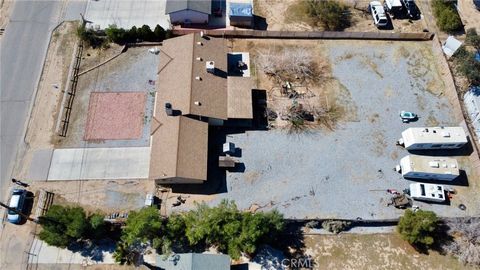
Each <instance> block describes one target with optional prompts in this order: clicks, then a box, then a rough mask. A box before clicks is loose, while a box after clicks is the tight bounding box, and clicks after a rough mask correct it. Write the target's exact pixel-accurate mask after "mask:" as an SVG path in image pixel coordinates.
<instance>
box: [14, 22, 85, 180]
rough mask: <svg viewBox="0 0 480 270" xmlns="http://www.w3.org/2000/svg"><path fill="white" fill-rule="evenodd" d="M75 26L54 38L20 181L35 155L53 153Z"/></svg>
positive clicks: (69, 25) (62, 29)
mask: <svg viewBox="0 0 480 270" xmlns="http://www.w3.org/2000/svg"><path fill="white" fill-rule="evenodd" d="M75 28H76V24H75V23H70V22H69V23H63V24H62V25H61V26H60V27H59V28H58V29H57V30H56V31H55V32H54V33H53V35H52V40H51V42H50V45H49V48H48V52H47V57H46V60H45V64H44V69H43V73H42V76H41V79H40V83H39V88H38V92H37V96H36V99H35V103H34V106H33V109H32V115H31V117H30V120H29V125H28V129H27V133H26V136H25V141H26V143H27V145H28V147H27V151H26V153H25V156H24V157H23V160H22V162H20V163H18V164H22V166H20V167H17V168H16V170H17V172H16V175H18V177H19V178H26V177H27V176H28V170H29V168H30V166H29V164H30V162H31V159H32V157H33V154H34V152H35V151H37V150H39V149H52V148H53V144H52V140H53V137H54V136H55V128H56V124H57V117H58V112H59V109H60V102H61V101H62V98H63V92H64V91H65V88H66V83H67V82H66V80H67V77H68V69H69V66H70V63H71V59H72V58H71V57H72V51H73V48H74V46H75V40H76V38H75Z"/></svg>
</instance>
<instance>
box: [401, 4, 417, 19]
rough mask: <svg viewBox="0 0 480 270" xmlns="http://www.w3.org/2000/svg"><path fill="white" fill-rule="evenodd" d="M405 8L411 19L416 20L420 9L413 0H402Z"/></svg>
mask: <svg viewBox="0 0 480 270" xmlns="http://www.w3.org/2000/svg"><path fill="white" fill-rule="evenodd" d="M402 3H403V5H404V6H405V9H406V10H407V14H408V16H409V17H410V18H411V19H414V20H417V19H420V10H419V9H418V7H417V4H415V1H414V0H402Z"/></svg>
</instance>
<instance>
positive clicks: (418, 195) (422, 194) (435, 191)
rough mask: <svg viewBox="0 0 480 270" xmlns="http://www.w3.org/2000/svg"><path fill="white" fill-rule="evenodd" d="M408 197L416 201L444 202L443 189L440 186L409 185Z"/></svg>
mask: <svg viewBox="0 0 480 270" xmlns="http://www.w3.org/2000/svg"><path fill="white" fill-rule="evenodd" d="M410 197H412V198H413V199H414V200H417V201H431V202H444V201H445V188H444V187H443V186H442V185H435V184H424V183H413V184H410Z"/></svg>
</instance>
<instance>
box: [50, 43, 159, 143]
mask: <svg viewBox="0 0 480 270" xmlns="http://www.w3.org/2000/svg"><path fill="white" fill-rule="evenodd" d="M148 49H149V48H148V47H138V48H129V49H128V51H127V52H125V53H123V54H121V55H120V56H118V57H117V58H115V59H114V60H112V61H110V62H108V63H107V64H105V65H103V66H100V67H98V68H96V69H94V70H92V71H90V72H88V73H85V74H84V75H81V76H80V79H79V82H78V87H77V94H76V96H75V100H74V103H73V109H72V116H71V118H70V125H69V130H68V133H67V137H66V138H65V139H62V141H61V142H60V143H59V145H57V146H58V147H59V148H74V147H130V146H132V147H139V146H148V145H149V144H150V123H151V117H152V115H153V106H154V103H155V80H156V77H157V69H158V61H159V57H158V55H154V54H151V53H149V52H148ZM111 50H113V49H111ZM116 50H119V49H118V48H116ZM94 53H96V54H99V53H98V52H96V51H93V52H91V54H92V56H88V55H87V53H85V54H84V55H87V57H86V58H87V59H85V60H84V61H83V62H82V65H83V66H82V67H81V68H80V70H87V69H88V68H90V67H92V66H95V65H97V64H99V63H101V62H103V61H105V60H106V59H108V58H109V57H110V56H109V53H111V52H110V51H107V52H106V53H104V54H101V55H99V56H96V55H94ZM112 55H113V53H112ZM92 92H102V93H111V92H120V93H121V92H144V93H146V102H145V111H144V115H145V117H144V119H143V120H142V121H143V123H142V124H143V127H142V130H141V137H140V138H138V139H134V140H98V141H90V142H86V141H84V140H83V138H84V134H85V125H86V122H87V112H88V106H89V100H90V93H92Z"/></svg>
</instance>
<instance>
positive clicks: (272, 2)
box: [254, 0, 426, 32]
mask: <svg viewBox="0 0 480 270" xmlns="http://www.w3.org/2000/svg"><path fill="white" fill-rule="evenodd" d="M301 1H302V0H284V1H277V0H255V1H254V12H255V14H256V15H258V16H261V17H264V18H266V21H267V24H268V28H267V29H268V30H282V31H294V30H295V31H311V30H317V31H321V30H323V29H322V27H320V26H311V25H309V24H308V23H307V21H308V20H307V17H306V16H305V14H304V12H301V11H299V10H300V9H299V8H298V4H299V3H300V2H301ZM344 2H345V3H346V4H347V5H348V6H350V7H351V8H350V11H351V14H352V25H351V26H350V27H348V28H347V29H345V31H351V32H354V31H355V32H374V31H393V32H421V31H422V30H423V29H425V28H426V27H425V24H424V19H421V20H418V21H412V22H410V21H409V20H407V19H402V20H397V19H395V20H392V23H393V30H378V29H377V28H376V27H375V26H374V25H373V21H372V17H371V15H370V14H369V13H368V12H366V9H367V6H368V1H353V0H346V1H344ZM355 2H357V5H356V6H355V8H353V7H354V3H355Z"/></svg>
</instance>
